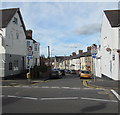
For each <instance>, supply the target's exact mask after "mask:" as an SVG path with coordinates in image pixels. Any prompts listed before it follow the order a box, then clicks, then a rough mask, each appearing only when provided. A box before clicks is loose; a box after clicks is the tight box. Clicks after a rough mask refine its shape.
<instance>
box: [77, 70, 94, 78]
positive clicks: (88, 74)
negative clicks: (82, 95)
mask: <svg viewBox="0 0 120 115" xmlns="http://www.w3.org/2000/svg"><path fill="white" fill-rule="evenodd" d="M91 76H92V75H91V72H90V71H87V70H80V72H79V77H80V79H81V78H91Z"/></svg>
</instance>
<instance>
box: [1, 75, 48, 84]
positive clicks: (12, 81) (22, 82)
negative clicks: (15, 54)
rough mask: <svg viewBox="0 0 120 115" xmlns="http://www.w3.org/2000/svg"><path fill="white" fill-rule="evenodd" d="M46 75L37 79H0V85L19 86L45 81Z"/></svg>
mask: <svg viewBox="0 0 120 115" xmlns="http://www.w3.org/2000/svg"><path fill="white" fill-rule="evenodd" d="M48 79H49V78H48V77H45V78H39V79H27V78H26V79H14V80H0V86H19V85H32V84H35V83H39V82H45V81H46V80H48Z"/></svg>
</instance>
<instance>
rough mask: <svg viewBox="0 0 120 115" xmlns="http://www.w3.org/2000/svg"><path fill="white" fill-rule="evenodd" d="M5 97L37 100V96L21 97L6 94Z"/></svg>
mask: <svg viewBox="0 0 120 115" xmlns="http://www.w3.org/2000/svg"><path fill="white" fill-rule="evenodd" d="M7 97H14V98H24V99H32V100H38V98H34V97H21V96H14V95H8V96H7Z"/></svg>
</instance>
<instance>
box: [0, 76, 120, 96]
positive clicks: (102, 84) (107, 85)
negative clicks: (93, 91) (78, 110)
mask: <svg viewBox="0 0 120 115" xmlns="http://www.w3.org/2000/svg"><path fill="white" fill-rule="evenodd" d="M47 80H49V78H48V77H43V78H39V79H31V80H30V79H27V78H26V79H14V80H0V86H3V87H4V86H17V85H19V84H21V85H32V84H35V83H39V82H45V81H47ZM82 80H83V85H85V86H86V87H89V88H104V89H109V90H110V89H113V90H115V91H117V93H118V94H119V95H120V80H119V81H116V80H111V79H105V78H99V77H94V78H92V79H82Z"/></svg>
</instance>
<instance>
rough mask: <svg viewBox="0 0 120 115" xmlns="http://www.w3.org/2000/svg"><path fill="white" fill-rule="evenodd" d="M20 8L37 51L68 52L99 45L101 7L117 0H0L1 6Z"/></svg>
mask: <svg viewBox="0 0 120 115" xmlns="http://www.w3.org/2000/svg"><path fill="white" fill-rule="evenodd" d="M5 8H20V11H21V14H22V17H23V20H24V23H25V26H26V29H31V30H33V39H35V40H36V41H37V42H39V43H40V55H45V56H46V57H47V56H48V46H50V54H51V56H65V55H66V56H67V55H71V54H72V52H76V53H78V50H83V51H86V48H87V47H88V46H91V45H92V44H97V45H99V44H100V42H99V40H100V31H101V24H102V18H103V11H104V10H115V9H118V3H117V2H2V9H5Z"/></svg>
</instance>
